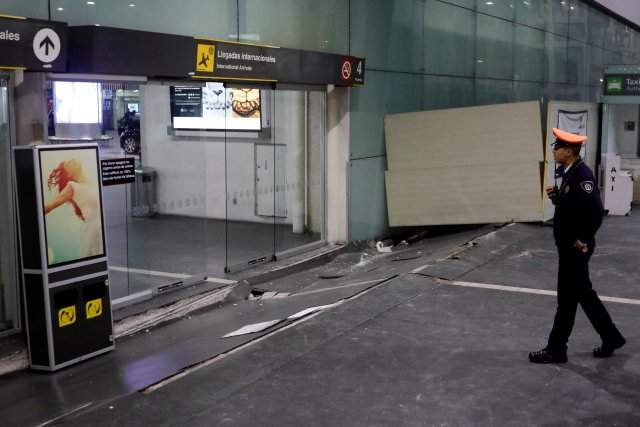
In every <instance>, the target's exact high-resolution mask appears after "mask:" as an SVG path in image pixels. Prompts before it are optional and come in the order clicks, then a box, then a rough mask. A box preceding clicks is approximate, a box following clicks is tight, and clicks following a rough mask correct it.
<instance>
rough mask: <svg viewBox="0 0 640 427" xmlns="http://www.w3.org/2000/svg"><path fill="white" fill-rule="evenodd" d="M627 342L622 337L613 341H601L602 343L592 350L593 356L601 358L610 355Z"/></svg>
mask: <svg viewBox="0 0 640 427" xmlns="http://www.w3.org/2000/svg"><path fill="white" fill-rule="evenodd" d="M626 343H627V340H625V339H624V338H623V337H620V339H618V340H617V341H613V342H610V343H604V342H603V343H602V345H601V346H600V347H598V348H596V349H594V350H593V357H599V358H601V359H603V358H605V357H610V356H611V355H612V354H613V351H614V350H616V349H618V348H620V347H622V346H623V345H625V344H626Z"/></svg>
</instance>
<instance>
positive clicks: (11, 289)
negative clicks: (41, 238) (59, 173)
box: [0, 72, 18, 335]
mask: <svg viewBox="0 0 640 427" xmlns="http://www.w3.org/2000/svg"><path fill="white" fill-rule="evenodd" d="M8 83H9V75H8V73H4V72H0V174H1V175H2V178H0V206H4V208H3V209H0V335H2V333H3V332H5V331H10V330H12V329H15V328H16V327H17V326H18V325H17V298H18V296H17V295H16V289H17V285H16V277H17V274H16V256H15V238H14V230H15V226H14V216H13V213H14V204H13V196H12V187H11V185H12V170H13V166H12V161H11V145H12V144H11V134H10V129H9V103H10V96H9V84H8Z"/></svg>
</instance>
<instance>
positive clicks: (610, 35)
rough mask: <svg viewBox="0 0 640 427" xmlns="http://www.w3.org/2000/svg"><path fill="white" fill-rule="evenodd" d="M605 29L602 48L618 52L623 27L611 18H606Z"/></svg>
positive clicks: (620, 45)
mask: <svg viewBox="0 0 640 427" xmlns="http://www.w3.org/2000/svg"><path fill="white" fill-rule="evenodd" d="M606 20H607V28H606V30H605V32H604V48H605V49H609V50H614V51H618V50H620V49H621V48H622V47H623V46H622V34H623V33H624V28H625V26H624V25H623V24H622V23H620V22H618V21H616V20H615V19H613V18H608V17H606Z"/></svg>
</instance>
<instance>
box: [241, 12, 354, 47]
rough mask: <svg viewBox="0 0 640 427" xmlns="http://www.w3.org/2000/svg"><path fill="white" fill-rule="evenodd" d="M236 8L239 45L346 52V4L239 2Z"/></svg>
mask: <svg viewBox="0 0 640 427" xmlns="http://www.w3.org/2000/svg"><path fill="white" fill-rule="evenodd" d="M238 5H239V6H238V10H239V17H238V22H239V25H240V41H251V42H259V43H264V44H269V45H277V46H283V47H295V48H297V49H306V50H316V51H320V52H339V53H345V52H349V0H324V1H317V0H279V1H277V2H272V1H264V0H238ZM358 54H360V53H358Z"/></svg>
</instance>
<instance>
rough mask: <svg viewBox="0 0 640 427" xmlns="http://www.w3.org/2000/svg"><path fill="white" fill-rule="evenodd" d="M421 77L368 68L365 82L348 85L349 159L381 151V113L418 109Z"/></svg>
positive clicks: (380, 154) (382, 152)
mask: <svg viewBox="0 0 640 427" xmlns="http://www.w3.org/2000/svg"><path fill="white" fill-rule="evenodd" d="M422 77H423V76H421V75H418V74H405V73H385V72H379V71H371V70H368V71H367V84H366V85H365V86H364V87H359V88H353V89H351V92H350V101H349V102H350V104H351V106H352V108H353V112H352V114H351V126H352V128H354V129H358V131H357V132H353V133H351V138H350V140H351V141H350V158H351V159H357V158H363V157H372V156H382V155H384V153H385V146H384V116H385V114H393V113H405V112H409V111H420V110H421V107H422V93H421V88H422V80H421V79H422Z"/></svg>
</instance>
